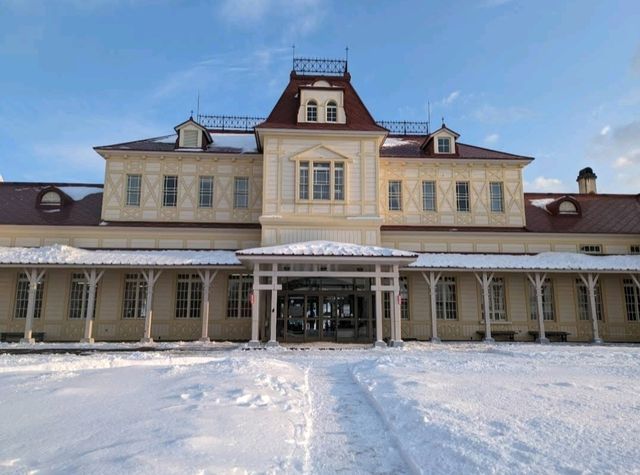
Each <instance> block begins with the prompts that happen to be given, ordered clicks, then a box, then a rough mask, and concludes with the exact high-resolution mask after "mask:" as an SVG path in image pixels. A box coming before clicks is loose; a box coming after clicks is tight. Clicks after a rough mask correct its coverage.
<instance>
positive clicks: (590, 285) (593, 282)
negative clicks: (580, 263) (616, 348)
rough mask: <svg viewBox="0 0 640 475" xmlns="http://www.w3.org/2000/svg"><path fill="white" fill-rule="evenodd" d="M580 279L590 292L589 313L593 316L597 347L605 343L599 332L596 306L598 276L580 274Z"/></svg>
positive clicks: (594, 338)
mask: <svg viewBox="0 0 640 475" xmlns="http://www.w3.org/2000/svg"><path fill="white" fill-rule="evenodd" d="M578 275H579V276H580V279H581V280H582V282H583V283H584V285H585V286H586V287H587V290H588V291H589V313H590V314H591V325H592V327H593V343H594V344H596V345H599V344H602V343H604V341H603V340H602V338H600V332H599V330H598V308H597V306H596V287H597V286H598V278H599V275H598V274H591V273H589V274H586V276H585V275H584V274H578Z"/></svg>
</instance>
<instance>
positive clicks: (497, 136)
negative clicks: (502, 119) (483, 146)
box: [484, 134, 500, 144]
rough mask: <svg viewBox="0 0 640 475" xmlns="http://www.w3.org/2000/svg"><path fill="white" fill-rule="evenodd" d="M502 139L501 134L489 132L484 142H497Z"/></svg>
mask: <svg viewBox="0 0 640 475" xmlns="http://www.w3.org/2000/svg"><path fill="white" fill-rule="evenodd" d="M498 140H500V134H489V135H487V136H486V137H485V138H484V143H488V144H495V143H496V142H497V141H498Z"/></svg>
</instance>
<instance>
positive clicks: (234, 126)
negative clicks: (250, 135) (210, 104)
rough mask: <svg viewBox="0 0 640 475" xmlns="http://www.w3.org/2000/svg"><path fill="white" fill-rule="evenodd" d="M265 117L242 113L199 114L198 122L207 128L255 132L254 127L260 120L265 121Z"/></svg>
mask: <svg viewBox="0 0 640 475" xmlns="http://www.w3.org/2000/svg"><path fill="white" fill-rule="evenodd" d="M264 120H265V118H264V117H249V116H240V115H206V114H200V115H199V116H198V123H199V124H200V125H202V126H203V127H205V128H207V129H215V130H241V131H245V132H253V128H254V127H255V126H256V125H258V124H259V123H260V122H264Z"/></svg>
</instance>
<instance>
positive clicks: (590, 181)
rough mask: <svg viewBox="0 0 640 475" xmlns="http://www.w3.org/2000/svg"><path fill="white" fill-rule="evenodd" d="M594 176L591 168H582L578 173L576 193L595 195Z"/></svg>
mask: <svg viewBox="0 0 640 475" xmlns="http://www.w3.org/2000/svg"><path fill="white" fill-rule="evenodd" d="M596 178H598V177H597V176H596V174H595V173H593V170H592V169H591V167H587V168H583V169H582V170H580V172H578V179H577V180H576V181H577V182H578V193H590V194H594V195H595V194H596V193H597V192H598V191H597V190H596Z"/></svg>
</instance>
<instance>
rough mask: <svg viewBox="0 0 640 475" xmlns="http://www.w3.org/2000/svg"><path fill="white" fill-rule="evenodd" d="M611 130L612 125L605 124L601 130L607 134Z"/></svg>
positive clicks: (601, 132)
mask: <svg viewBox="0 0 640 475" xmlns="http://www.w3.org/2000/svg"><path fill="white" fill-rule="evenodd" d="M610 131H611V126H610V125H605V126H604V127H602V130H601V131H600V135H607V134H608V133H609V132H610Z"/></svg>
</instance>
